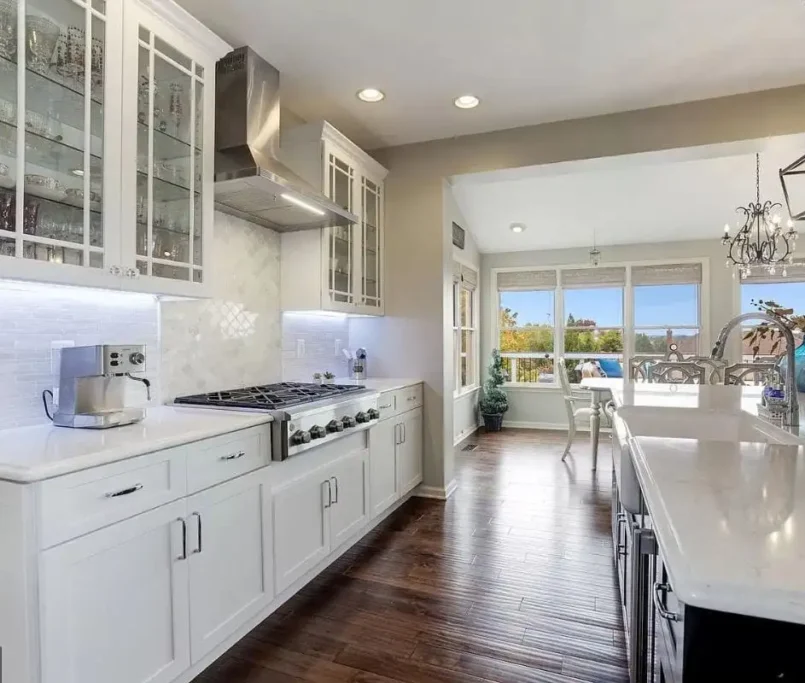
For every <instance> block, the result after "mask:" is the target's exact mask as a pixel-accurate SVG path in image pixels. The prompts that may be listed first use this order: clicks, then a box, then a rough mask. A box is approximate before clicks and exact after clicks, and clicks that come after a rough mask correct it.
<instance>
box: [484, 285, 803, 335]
mask: <svg viewBox="0 0 805 683" xmlns="http://www.w3.org/2000/svg"><path fill="white" fill-rule="evenodd" d="M697 289H698V288H697V286H696V285H659V286H650V287H635V326H636V327H637V328H640V327H642V326H646V327H650V326H655V325H656V326H669V327H675V326H678V325H696V324H697V323H698V321H697V309H698V303H697V300H698V293H697ZM751 299H773V300H774V301H776V302H777V303H779V304H781V305H783V306H786V307H790V308H793V309H794V310H795V311H796V312H797V313H800V314H805V282H786V283H782V284H765V285H762V284H761V285H758V284H747V285H742V286H741V311H742V312H746V311H751V310H755V309H754V308H753V307H752V306H751V305H750V303H749V302H750V300H751ZM500 302H501V306H504V307H508V308H511V309H512V310H514V311H516V312H518V313H519V315H518V317H517V319H518V321H519V323H520V324H521V325H526V324H528V323H532V324H550V325H552V324H553V292H501V294H500ZM568 313H572V314H573V315H574V316H575V317H576V318H587V319H590V320H595V321H596V323H598V325H599V326H601V327H620V326H621V325H623V296H622V290H621V289H618V288H601V289H584V290H580V289H576V290H574V289H568V290H565V318H567V314H568Z"/></svg>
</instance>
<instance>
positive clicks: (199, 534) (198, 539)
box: [185, 512, 201, 555]
mask: <svg viewBox="0 0 805 683" xmlns="http://www.w3.org/2000/svg"><path fill="white" fill-rule="evenodd" d="M190 516H191V517H196V518H198V531H197V532H196V540H197V541H198V545H197V546H196V549H195V550H194V551H193V553H192V554H193V555H197V554H198V553H200V552H201V515H200V514H199V513H198V512H194V513H193V514H192V515H190ZM185 554H187V553H185Z"/></svg>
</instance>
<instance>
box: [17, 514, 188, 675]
mask: <svg viewBox="0 0 805 683" xmlns="http://www.w3.org/2000/svg"><path fill="white" fill-rule="evenodd" d="M184 515H185V501H184V500H181V501H178V502H175V503H171V504H169V505H165V506H163V507H161V508H157V509H156V510H152V511H151V512H146V513H144V514H142V515H138V516H137V517H133V518H131V519H129V520H126V521H125V522H120V523H119V524H115V525H113V526H110V527H107V528H105V529H102V530H100V531H96V532H95V533H92V534H89V535H87V536H82V537H80V538H77V539H75V540H73V541H70V542H68V543H65V544H63V545H60V546H56V547H55V548H51V549H50V550H46V551H44V552H43V553H42V554H41V556H40V557H41V560H40V562H41V569H40V571H41V578H40V605H41V620H42V623H41V635H42V656H41V666H42V681H43V683H110V682H111V681H114V683H169V682H170V681H172V680H173V679H174V678H176V677H177V676H178V675H179V674H181V673H182V672H183V671H184V670H185V669H187V668H188V667H189V666H190V633H189V631H190V618H189V601H188V592H187V573H188V563H187V562H186V561H184V560H183V548H182V545H183V544H182V519H183V518H184ZM11 683H17V682H11ZM19 683H27V682H22V681H20V682H19Z"/></svg>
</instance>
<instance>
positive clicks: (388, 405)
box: [377, 403, 391, 410]
mask: <svg viewBox="0 0 805 683" xmlns="http://www.w3.org/2000/svg"><path fill="white" fill-rule="evenodd" d="M377 407H378V408H380V410H388V409H389V408H391V403H387V404H385V405H380V406H377Z"/></svg>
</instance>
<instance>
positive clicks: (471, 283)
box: [461, 266, 478, 289]
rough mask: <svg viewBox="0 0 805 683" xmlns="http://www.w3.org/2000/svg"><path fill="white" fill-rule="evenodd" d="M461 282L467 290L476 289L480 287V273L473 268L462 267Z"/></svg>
mask: <svg viewBox="0 0 805 683" xmlns="http://www.w3.org/2000/svg"><path fill="white" fill-rule="evenodd" d="M461 281H462V282H463V283H464V286H465V287H466V288H467V289H475V288H476V287H477V286H478V273H477V272H475V271H474V270H473V269H472V268H469V267H467V266H461Z"/></svg>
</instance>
